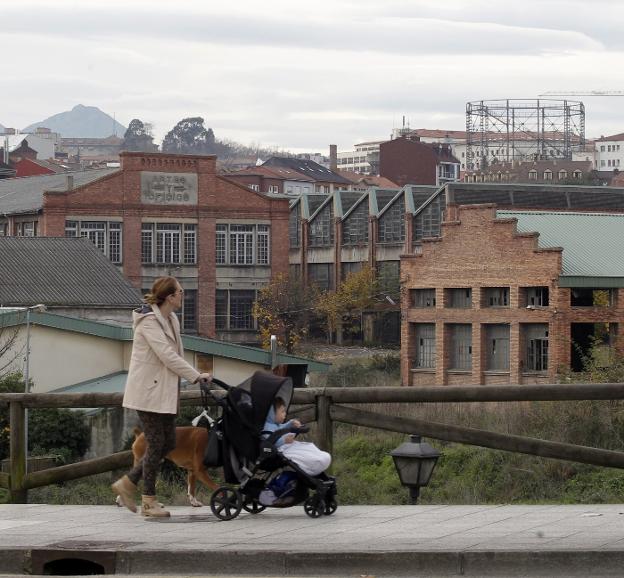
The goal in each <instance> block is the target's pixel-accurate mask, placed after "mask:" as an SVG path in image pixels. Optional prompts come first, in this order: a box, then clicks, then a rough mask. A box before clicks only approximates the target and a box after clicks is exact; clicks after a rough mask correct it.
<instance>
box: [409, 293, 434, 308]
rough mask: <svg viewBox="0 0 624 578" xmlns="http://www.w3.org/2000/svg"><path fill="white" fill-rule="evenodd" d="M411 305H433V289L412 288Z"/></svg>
mask: <svg viewBox="0 0 624 578" xmlns="http://www.w3.org/2000/svg"><path fill="white" fill-rule="evenodd" d="M411 294H412V307H435V306H436V290H435V289H412V290H411Z"/></svg>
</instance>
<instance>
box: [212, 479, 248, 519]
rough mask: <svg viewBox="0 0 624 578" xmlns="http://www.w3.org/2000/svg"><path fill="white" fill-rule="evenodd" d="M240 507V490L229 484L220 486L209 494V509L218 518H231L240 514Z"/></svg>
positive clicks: (241, 502)
mask: <svg viewBox="0 0 624 578" xmlns="http://www.w3.org/2000/svg"><path fill="white" fill-rule="evenodd" d="M242 507H243V499H242V497H241V495H240V492H239V491H238V490H236V489H234V488H231V487H230V486H221V487H219V488H217V489H216V490H215V491H214V492H213V493H212V496H210V509H211V510H212V513H213V514H214V515H215V516H216V517H217V518H219V519H220V520H233V519H234V518H236V516H238V515H239V514H240V511H241V509H242Z"/></svg>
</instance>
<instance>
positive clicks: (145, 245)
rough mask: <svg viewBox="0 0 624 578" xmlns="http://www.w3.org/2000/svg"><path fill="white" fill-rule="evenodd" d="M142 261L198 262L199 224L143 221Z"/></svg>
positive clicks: (157, 262) (167, 262) (166, 262)
mask: <svg viewBox="0 0 624 578" xmlns="http://www.w3.org/2000/svg"><path fill="white" fill-rule="evenodd" d="M141 261H142V262H143V263H156V264H169V263H176V264H184V265H195V264H196V263H197V225H194V224H184V225H183V224H180V223H143V225H142V226H141Z"/></svg>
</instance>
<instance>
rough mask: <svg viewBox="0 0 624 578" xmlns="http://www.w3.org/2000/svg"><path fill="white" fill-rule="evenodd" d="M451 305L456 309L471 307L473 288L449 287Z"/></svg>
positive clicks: (449, 302)
mask: <svg viewBox="0 0 624 578" xmlns="http://www.w3.org/2000/svg"><path fill="white" fill-rule="evenodd" d="M448 304H449V307H453V308H455V309H470V308H471V307H472V289H470V288H469V287H466V288H461V289H448Z"/></svg>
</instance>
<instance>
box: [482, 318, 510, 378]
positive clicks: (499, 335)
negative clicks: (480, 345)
mask: <svg viewBox="0 0 624 578" xmlns="http://www.w3.org/2000/svg"><path fill="white" fill-rule="evenodd" d="M485 368H486V370H488V371H509V325H507V324H491V325H485Z"/></svg>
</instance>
